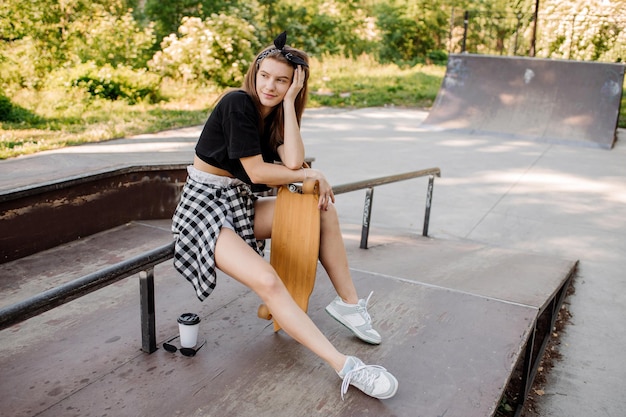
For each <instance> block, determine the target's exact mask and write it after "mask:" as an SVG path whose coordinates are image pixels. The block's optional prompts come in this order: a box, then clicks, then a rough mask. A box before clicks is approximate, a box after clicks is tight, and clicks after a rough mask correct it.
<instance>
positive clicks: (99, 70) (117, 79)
mask: <svg viewBox="0 0 626 417" xmlns="http://www.w3.org/2000/svg"><path fill="white" fill-rule="evenodd" d="M55 75H56V81H57V82H60V83H62V84H63V85H65V86H66V87H79V88H82V89H85V90H86V91H87V92H88V93H89V95H91V96H92V97H99V98H103V99H107V100H126V101H128V103H129V104H136V103H137V102H139V101H142V100H143V101H147V102H150V103H155V102H157V101H159V100H160V99H161V95H160V93H159V88H160V82H161V80H160V78H159V77H158V76H157V75H154V74H149V73H147V71H146V70H145V69H141V70H133V69H132V68H130V67H126V66H123V65H119V66H117V67H115V68H114V67H113V66H111V65H109V64H104V65H102V66H98V65H97V64H96V63H94V62H88V63H85V64H80V65H78V66H76V67H73V68H71V69H70V70H61V71H58V72H56V73H55Z"/></svg>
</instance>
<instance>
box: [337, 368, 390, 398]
mask: <svg viewBox="0 0 626 417" xmlns="http://www.w3.org/2000/svg"><path fill="white" fill-rule="evenodd" d="M372 369H377V370H381V371H386V370H387V369H385V368H383V367H382V366H378V365H359V366H356V367H355V368H354V369H352V370H350V371H348V373H346V375H345V376H344V377H343V383H342V384H341V399H342V400H343V396H344V394H345V393H346V392H348V388H350V383H351V382H352V381H355V382H357V383H361V384H363V385H364V386H365V387H367V388H368V389H369V388H371V387H372V385H373V384H374V381H375V380H376V378H378V376H379V375H380V372H368V371H369V370H372ZM370 391H371V389H370ZM366 394H368V395H369V393H366Z"/></svg>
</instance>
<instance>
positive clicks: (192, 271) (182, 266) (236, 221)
mask: <svg viewBox="0 0 626 417" xmlns="http://www.w3.org/2000/svg"><path fill="white" fill-rule="evenodd" d="M256 199H257V197H256V196H255V195H254V194H253V193H252V192H251V190H250V187H249V186H248V185H247V184H244V183H239V184H237V185H230V186H225V187H223V186H219V185H214V184H205V183H202V182H199V181H196V180H194V179H193V178H191V177H188V178H187V182H186V183H185V186H184V188H183V194H182V196H181V200H180V202H179V203H178V207H177V208H176V211H175V212H174V216H173V219H172V232H173V233H174V235H175V237H176V244H175V249H174V267H175V268H176V270H177V271H178V272H180V273H181V274H182V275H183V276H184V277H185V278H186V279H187V280H188V281H189V282H191V283H192V284H193V286H194V288H195V290H196V295H197V296H198V298H199V299H200V301H203V300H204V299H206V298H207V297H208V296H209V295H210V294H211V292H212V291H213V289H214V288H215V284H216V281H217V274H216V266H215V244H216V242H217V237H218V235H219V232H220V230H221V228H222V225H223V224H224V220H225V219H226V216H227V215H228V214H230V215H231V216H232V218H233V225H234V227H235V232H236V233H237V234H238V235H239V236H241V238H242V239H243V240H244V241H245V242H246V243H247V244H248V245H249V246H250V247H252V248H253V249H254V250H256V251H257V252H258V253H259V255H261V256H263V251H264V249H265V241H257V240H256V239H255V237H254V230H253V226H254V202H255V201H256Z"/></svg>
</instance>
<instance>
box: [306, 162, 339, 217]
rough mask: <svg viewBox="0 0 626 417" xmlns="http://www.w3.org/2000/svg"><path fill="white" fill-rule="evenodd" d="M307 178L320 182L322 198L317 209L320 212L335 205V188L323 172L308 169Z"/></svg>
mask: <svg viewBox="0 0 626 417" xmlns="http://www.w3.org/2000/svg"><path fill="white" fill-rule="evenodd" d="M306 173H307V178H314V179H316V180H318V181H319V193H320V198H319V202H318V204H317V208H319V209H320V210H324V211H326V210H328V205H329V204H334V203H335V194H334V193H333V187H331V185H330V184H329V182H328V181H327V180H326V177H325V176H324V174H323V173H322V172H321V171H318V170H317V169H312V168H306Z"/></svg>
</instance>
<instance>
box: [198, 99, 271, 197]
mask: <svg viewBox="0 0 626 417" xmlns="http://www.w3.org/2000/svg"><path fill="white" fill-rule="evenodd" d="M259 117H260V116H259V113H258V111H257V109H256V107H255V106H254V103H253V102H252V99H251V98H250V96H248V94H247V93H246V92H245V91H241V90H237V91H232V92H229V93H227V94H226V95H225V96H224V97H222V99H221V100H220V101H219V103H217V106H215V109H213V111H212V112H211V115H210V116H209V119H208V120H207V122H206V123H205V125H204V128H203V129H202V133H201V134H200V139H199V140H198V143H197V144H196V155H197V156H198V158H200V159H201V160H203V161H204V162H206V163H207V164H210V165H213V166H215V167H218V168H221V169H224V170H226V171H228V172H230V173H231V174H233V175H234V176H235V177H236V178H238V179H240V180H241V181H243V182H245V183H247V184H250V185H252V181H250V177H249V176H248V174H247V173H246V171H245V169H244V168H243V165H242V164H241V161H240V160H239V158H245V157H247V156H254V155H259V154H261V155H262V156H263V160H264V161H265V162H274V161H279V160H280V157H279V156H278V153H277V152H276V150H274V149H271V147H270V145H269V137H270V135H269V130H268V127H269V126H271V123H272V121H271V117H272V115H270V116H268V118H266V120H265V126H266V129H265V132H264V133H263V134H262V135H261V134H259ZM255 189H258V188H257V187H255Z"/></svg>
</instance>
